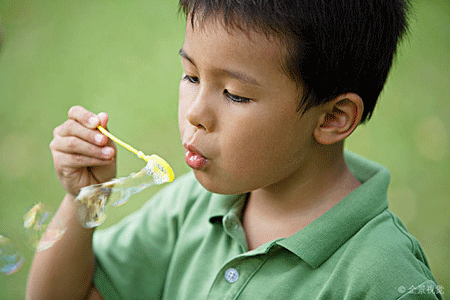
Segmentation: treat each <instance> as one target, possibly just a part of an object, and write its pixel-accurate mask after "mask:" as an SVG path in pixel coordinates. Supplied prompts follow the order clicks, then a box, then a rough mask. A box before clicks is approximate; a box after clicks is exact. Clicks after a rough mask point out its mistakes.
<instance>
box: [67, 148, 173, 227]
mask: <svg viewBox="0 0 450 300" xmlns="http://www.w3.org/2000/svg"><path fill="white" fill-rule="evenodd" d="M147 158H148V163H147V165H146V166H145V167H144V168H143V169H142V170H141V171H139V172H138V173H132V174H130V175H129V176H127V177H122V178H118V179H113V180H111V181H108V182H105V183H102V184H95V185H90V186H87V187H84V188H82V189H81V191H80V193H79V194H78V196H77V198H75V203H76V204H77V206H78V215H79V219H80V222H81V224H82V225H83V226H84V227H86V228H93V227H97V226H99V225H100V224H102V223H103V222H104V221H105V218H106V214H105V210H106V205H107V204H111V205H112V206H119V205H122V204H125V203H126V202H127V201H128V200H129V198H130V197H131V196H132V195H133V194H137V193H139V192H141V191H143V190H145V189H146V188H148V187H150V186H152V185H159V184H163V183H165V182H170V181H172V179H173V174H170V173H168V171H167V168H166V167H165V166H164V164H160V163H159V162H158V160H157V159H153V157H150V156H149V157H147ZM170 171H171V170H170Z"/></svg>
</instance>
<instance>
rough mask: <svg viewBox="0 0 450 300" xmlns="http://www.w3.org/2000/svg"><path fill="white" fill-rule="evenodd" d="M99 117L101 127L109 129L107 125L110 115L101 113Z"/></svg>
mask: <svg viewBox="0 0 450 300" xmlns="http://www.w3.org/2000/svg"><path fill="white" fill-rule="evenodd" d="M97 116H98V118H99V119H100V125H101V126H102V127H103V128H105V129H107V128H108V127H107V123H108V119H109V116H108V114H107V113H105V112H101V113H99V114H98V115H97Z"/></svg>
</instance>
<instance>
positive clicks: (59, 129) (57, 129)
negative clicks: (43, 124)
mask: <svg viewBox="0 0 450 300" xmlns="http://www.w3.org/2000/svg"><path fill="white" fill-rule="evenodd" d="M61 126H62V125H59V126H58V127H55V129H53V137H56V136H58V135H59V133H60V132H61Z"/></svg>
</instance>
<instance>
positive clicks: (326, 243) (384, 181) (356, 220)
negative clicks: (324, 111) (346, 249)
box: [278, 151, 390, 268]
mask: <svg viewBox="0 0 450 300" xmlns="http://www.w3.org/2000/svg"><path fill="white" fill-rule="evenodd" d="M345 158H346V161H347V164H348V167H349V169H350V171H351V172H352V173H353V175H354V176H355V177H356V178H357V179H358V180H360V181H361V182H362V185H360V186H359V187H358V188H357V189H355V190H353V191H352V192H351V193H350V194H348V195H347V196H346V197H345V198H344V199H342V200H341V201H340V202H339V203H338V204H336V205H335V206H334V207H332V208H331V209H330V210H329V211H327V212H326V213H324V214H323V215H321V216H320V217H319V218H317V219H316V220H314V221H313V222H311V224H309V225H307V226H306V227H305V228H303V229H302V230H300V231H298V232H297V233H295V234H294V235H292V236H291V237H289V238H286V239H284V240H281V241H279V242H278V244H279V245H281V246H283V247H285V248H286V249H288V250H289V251H291V252H293V253H294V254H296V255H297V256H299V257H300V258H301V259H303V260H304V261H305V262H306V263H308V264H309V265H310V266H311V267H313V268H317V267H319V266H320V265H321V264H322V263H323V262H325V261H326V260H327V259H328V258H329V257H330V256H331V255H332V254H333V253H334V252H336V251H337V250H338V249H339V248H340V247H341V246H342V245H343V244H344V243H345V242H346V241H348V240H349V239H350V238H351V237H352V236H353V235H354V234H355V233H356V232H357V231H358V230H360V229H361V228H362V227H363V226H364V225H365V224H366V223H367V222H368V221H370V220H371V219H372V218H374V217H375V216H376V215H378V214H380V213H381V212H383V211H384V210H385V209H387V207H388V201H387V188H388V185H389V181H390V174H389V171H388V169H387V168H385V167H383V166H382V165H379V164H377V163H375V162H372V161H369V160H367V159H365V158H362V157H360V156H358V155H356V154H354V153H351V152H348V151H346V152H345Z"/></svg>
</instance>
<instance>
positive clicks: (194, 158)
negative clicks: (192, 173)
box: [183, 144, 209, 170]
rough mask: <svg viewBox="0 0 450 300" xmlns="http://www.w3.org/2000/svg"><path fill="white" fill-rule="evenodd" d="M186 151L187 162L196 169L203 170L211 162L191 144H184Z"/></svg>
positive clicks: (185, 158)
mask: <svg viewBox="0 0 450 300" xmlns="http://www.w3.org/2000/svg"><path fill="white" fill-rule="evenodd" d="M183 146H184V148H185V150H186V153H185V155H184V160H185V161H186V164H187V165H188V166H189V167H191V168H192V169H194V170H201V169H203V168H204V167H205V166H206V165H208V163H209V159H207V158H206V157H205V156H204V155H203V154H202V153H201V152H200V151H199V150H198V149H197V148H195V147H194V146H192V145H191V144H183Z"/></svg>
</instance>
